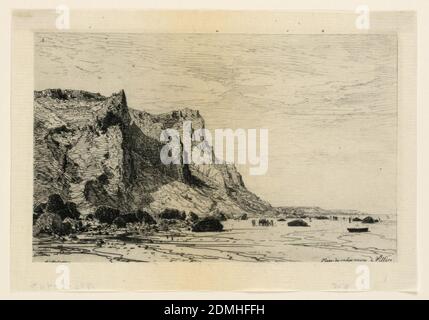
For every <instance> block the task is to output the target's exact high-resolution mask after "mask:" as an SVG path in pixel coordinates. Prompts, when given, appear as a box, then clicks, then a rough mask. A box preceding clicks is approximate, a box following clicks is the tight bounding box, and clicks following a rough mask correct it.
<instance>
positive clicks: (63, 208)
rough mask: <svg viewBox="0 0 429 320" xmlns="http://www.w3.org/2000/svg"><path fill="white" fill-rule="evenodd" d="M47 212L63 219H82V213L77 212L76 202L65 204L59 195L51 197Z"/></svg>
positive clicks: (47, 204)
mask: <svg viewBox="0 0 429 320" xmlns="http://www.w3.org/2000/svg"><path fill="white" fill-rule="evenodd" d="M45 212H51V213H55V214H58V215H59V216H60V217H61V219H65V218H72V219H78V218H79V217H80V212H79V211H78V210H77V207H76V204H75V203H74V202H66V203H64V201H63V199H62V198H61V196H60V195H59V194H51V195H50V196H49V198H48V202H47V203H46V209H45Z"/></svg>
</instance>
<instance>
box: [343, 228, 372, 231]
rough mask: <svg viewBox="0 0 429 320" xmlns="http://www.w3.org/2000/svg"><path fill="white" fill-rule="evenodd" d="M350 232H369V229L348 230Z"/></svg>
mask: <svg viewBox="0 0 429 320" xmlns="http://www.w3.org/2000/svg"><path fill="white" fill-rule="evenodd" d="M347 230H348V231H349V232H368V228H347Z"/></svg>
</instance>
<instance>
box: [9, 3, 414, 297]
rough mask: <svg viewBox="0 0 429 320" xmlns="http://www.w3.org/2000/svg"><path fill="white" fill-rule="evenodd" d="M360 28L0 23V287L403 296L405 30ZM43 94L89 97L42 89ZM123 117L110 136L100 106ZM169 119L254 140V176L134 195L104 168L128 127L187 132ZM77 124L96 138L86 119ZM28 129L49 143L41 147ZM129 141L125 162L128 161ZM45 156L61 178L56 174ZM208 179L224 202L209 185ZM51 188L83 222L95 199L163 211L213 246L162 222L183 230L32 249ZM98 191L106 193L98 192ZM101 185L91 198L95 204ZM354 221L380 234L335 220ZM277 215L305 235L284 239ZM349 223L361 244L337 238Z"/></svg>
mask: <svg viewBox="0 0 429 320" xmlns="http://www.w3.org/2000/svg"><path fill="white" fill-rule="evenodd" d="M65 12H66V15H67V17H66V18H64V14H65ZM64 19H66V22H64V21H65V20H64ZM361 19H362V16H361V15H360V14H359V13H355V12H329V11H314V12H311V11H306V12H287V11H284V12H283V11H276V12H274V11H272V12H271V11H150V10H147V11H139V10H88V11H84V10H71V11H67V10H66V11H61V10H60V11H59V12H55V11H52V10H16V11H14V12H13V19H12V20H13V24H12V92H11V121H12V132H11V136H12V142H11V146H12V152H11V153H12V161H11V165H12V168H11V286H12V289H13V290H14V291H51V290H52V291H55V290H58V289H59V286H60V287H61V286H64V285H66V286H67V288H69V289H70V290H73V291H88V290H89V291H118V290H119V291H140V290H141V291H179V290H182V291H208V290H215V291H270V292H273V291H295V290H334V291H360V290H382V291H415V290H416V284H417V279H416V273H417V268H416V231H415V230H416V202H415V194H416V168H415V166H416V136H415V130H416V119H415V116H416V25H415V24H416V18H415V14H414V13H413V12H371V14H370V25H369V28H366V27H362V20H361ZM67 22H68V23H69V25H67ZM64 26H66V27H64ZM364 26H365V24H364ZM139 68H140V69H139ZM56 88H60V89H63V90H64V89H73V90H85V91H90V92H94V93H98V92H99V93H100V94H101V95H100V96H98V95H93V96H92V95H91V96H90V97H89V98H88V96H82V91H79V92H77V91H74V92H71V91H54V90H47V91H43V90H45V89H56ZM122 89H124V92H123V91H120V90H122ZM35 91H37V93H35ZM58 92H60V95H61V96H56V95H57V94H58ZM67 92H68V93H67ZM70 92H71V93H70ZM64 94H65V96H64ZM67 94H68V95H69V96H67ZM125 97H126V98H125ZM125 100H126V101H125ZM88 101H89V102H88ZM124 105H125V106H126V105H128V107H129V108H130V109H128V107H127V108H126V110H125V111H124V110H123V109H120V110H119V111H120V112H125V116H124V113H121V115H122V116H123V117H125V118H126V120H127V121H128V122H126V125H127V127H126V129H124V127H123V125H122V122H121V124H118V122H115V121H116V120H114V121H113V120H112V119H113V118H112V117H110V118H108V117H107V116H106V117H107V118H103V119H104V120H103V119H102V120H100V119H101V118H100V117H99V115H100V114H101V113H99V112H102V111H103V108H105V107H106V106H107V107H106V108H111V106H113V107H112V108H117V107H119V108H123V107H124ZM82 107H83V108H87V109H79V108H82ZM73 108H75V109H73ZM90 108H91V109H90ZM184 108H191V109H196V110H199V112H201V115H202V116H203V117H204V121H205V127H206V128H208V129H209V130H212V129H213V130H215V129H216V128H232V129H233V130H235V129H237V128H245V129H246V130H247V129H251V128H268V130H269V133H270V135H269V139H270V140H269V141H270V142H269V147H270V148H269V152H268V159H269V160H268V164H269V167H268V171H267V172H266V174H265V175H263V176H262V175H261V176H255V175H252V174H250V173H249V172H250V170H249V169H250V168H249V167H251V165H239V166H237V168H234V169H231V168H229V167H227V166H224V167H221V169H219V171H216V170H217V169H214V171H213V172H212V171H210V170H212V169H207V167H203V168H201V167H198V166H192V165H191V169H190V172H191V175H193V176H194V177H196V176H198V177H199V179H200V180H201V179H202V180H204V177H209V178H207V181H205V183H206V184H210V183H212V182H213V183H214V184H213V185H210V188H209V187H207V186H205V187H201V186H200V185H199V184H197V183H195V181H194V180H192V183H191V182H189V181H186V183H184V182H183V179H184V178H183V176H180V178H177V179H176V180H174V179H173V180H174V181H171V180H168V181H167V182H165V183H164V182H163V181H164V180H162V179H161V178H159V179H160V180H162V183H161V182H159V181H156V180H157V179H156V176H155V179H153V178H154V176H150V177H149V178H148V175H147V174H146V173H141V172H143V171H139V170H138V169H136V170H137V171H135V172H137V173H136V174H135V175H136V177H134V180H132V181H134V182H133V183H134V184H131V182H130V181H131V180H125V178H124V177H125V176H126V174H124V173H123V172H122V171H121V170H125V169H115V168H116V167H115V165H117V164H118V163H122V161H124V160H123V158H122V157H124V158H126V156H125V155H124V154H125V153H124V154H122V153H121V152H123V150H125V149H126V147H127V143H126V142H124V141H126V139H128V138H129V137H131V134H130V136H127V134H126V133H124V132H135V131H136V130H137V131H138V129H135V128H136V127H138V128H140V129H139V130H140V131H138V134H139V135H137V136H139V137H140V135H143V136H145V137H146V136H151V134H152V135H153V137H150V138H151V139H155V138H156V136H159V131H157V130H158V129H159V128H158V127H157V123H158V124H159V123H160V122H162V121H165V122H164V124H165V123H167V122H168V123H171V117H172V118H175V117H177V115H178V114H179V113H177V112H176V111H175V110H176V109H177V110H178V109H180V110H182V111H180V116H179V117H183V118H186V119H187V117H191V118H192V119H193V120H195V119H197V120H199V119H201V118H200V114H199V113H196V111H193V110H191V109H184ZM89 109H90V110H95V111H94V112H93V113H91V112H92V111H91V112H88V114H87V112H86V110H89ZM59 110H60V111H59ZM76 110H78V111H76ZM99 110H101V111H99ZM112 110H113V109H112ZM114 110H116V111H117V110H118V109H114ZM183 110H187V111H183ZM103 112H104V111H103ZM145 112H149V113H151V114H152V115H153V114H161V115H160V116H148V115H147V114H146V113H145ZM106 114H108V113H106ZM106 114H104V115H106ZM162 114H163V115H162ZM165 115H167V116H165ZM93 116H94V117H95V118H94V119H95V120H94V121H95V122H94V123H97V124H98V125H99V128H98V129H97V128H96V129H88V128H89V127H88V125H87V122H85V121H87V119H89V118H91V117H93ZM85 117H87V118H85ZM165 117H167V118H168V119H169V120H168V121H167V120H165V119H166V118H165ZM91 119H92V118H91ZM105 119H109V121H108V122H109V127H108V126H107V125H106V123H107V122H103V121H107V120H105ZM114 119H117V118H114ZM139 119H140V120H139ZM141 119H143V120H141ZM148 119H149V120H148ZM98 120H100V121H101V122H100V121H99V122H97V121H98ZM79 121H81V122H79ZM112 121H113V123H111V122H112ZM120 121H124V120H123V119H122V120H120ZM139 121H140V122H139ZM149 122H150V125H149V124H148V123H149ZM128 125H129V126H128ZM103 126H104V127H103ZM68 127H70V128H71V129H68ZM149 127H150V128H149ZM46 128H47V129H46ZM61 128H62V129H61ZM76 128H79V129H76ZM148 128H149V129H148ZM152 128H157V129H156V130H155V129H153V130H152ZM45 129H46V130H47V131H46V132H47V133H49V135H50V137H51V138H49V139H51V140H49V142H50V144H47V145H48V147H43V148H44V149H43V148H42V147H40V144H39V138H40V137H43V139H45V137H47V135H45V133H46V132H44V131H43V130H45ZM91 130H92V131H91ZM97 130H98V131H97ZM121 130H122V131H121ZM124 130H125V131H124ZM126 130H128V131H126ZM133 130H134V131H133ZM145 130H147V131H145ZM76 131H79V133H78V134H77V135H76V134H75V132H76ZM95 131H97V133H94V132H95ZM40 132H42V133H43V134H42V133H40ZM82 132H83V133H82ZM141 132H142V133H141ZM118 137H119V138H118ZM135 137H136V135H133V136H132V139H136V140H133V141H140V140H137V138H135ZM154 137H155V138H154ZM40 139H41V138H40ZM67 139H69V140H67ZM103 139H104V140H103ZM118 139H122V140H120V141H122V144H121V142H118ZM130 139H131V138H130ZM66 140H67V141H66ZM155 140H156V139H155ZM82 141H83V142H82ZM145 141H146V140H145ZM150 141H152V140H150ZM157 143H158V142H157ZM68 144H70V145H72V146H71V147H67V148H69V149H67V148H65V149H67V150H68V151H66V152H68V153H67V156H66V158H67V160H64V159H65V158H62V157H63V156H64V155H63V154H62V153H61V152H63V151H64V150H65V149H64V148H62V147H61V146H62V145H64V146H65V145H68ZM44 146H45V145H44ZM130 146H133V147H130V148H137V149H133V151H132V152H131V153H130V154H131V155H130V157H131V158H133V157H135V158H133V159H137V158H136V156H135V153H138V151H139V150H140V149H138V147H135V146H134V144H132V143H130ZM52 148H53V149H52ZM103 148H104V149H103ZM52 150H54V151H52ZM100 150H104V151H103V153H102V151H100ZM118 150H119V151H118ZM136 150H137V151H136ZM144 150H145V152H146V151H147V150H148V149H144ZM106 151H107V152H106ZM94 152H98V153H100V158H94V159H92V158H91V155H93V154H94ZM51 153H52V155H51ZM59 153H61V154H62V155H59ZM107 153H108V155H107V156H106V154H107ZM143 153H144V152H143ZM47 154H49V157H48V156H47ZM118 154H119V155H118ZM115 155H116V156H117V158H114V157H115ZM50 157H53V158H50ZM88 157H89V158H88ZM60 158H61V161H62V162H61V165H63V166H64V168H66V169H64V172H62V173H61V174H59V175H58V173H57V172H56V171H55V170H56V169H55V168H56V167H55V165H57V162H58V161H60V160H58V159H60ZM52 159H53V160H52ZM99 159H101V160H99ZM113 159H116V160H118V159H119V162H118V161H116V162H114V160H113ZM139 159H140V158H139ZM134 161H137V160H134ZM71 162H73V163H75V164H78V165H77V166H75V167H74V169H71V167H70V163H71ZM58 163H59V162H58ZM152 165H153V164H150V166H152ZM84 166H86V167H84ZM100 168H109V170H110V171H109V173H110V174H111V175H109V174H107V178H106V177H105V176H103V175H102V174H101V173H102V172H101V171H100V172H98V171H97V170H101V169H100ZM121 168H122V167H121ZM150 168H151V170H152V169H153V168H152V167H150ZM70 170H72V171H70ZM73 170H75V171H73ZM125 171H126V170H125ZM52 172H54V173H52ZM76 172H78V173H79V174H78V173H76ZM94 172H95V173H94ZM118 172H119V173H118ZM132 172H133V173H135V172H134V171H132ZM151 172H152V171H151ZM119 174H120V175H121V176H118V175H119ZM139 174H141V176H139ZM169 174H170V173H168V174H167V176H168V179H170V178H171V177H172V176H173V175H175V174H176V173H174V174H173V173H171V174H170V175H169ZM91 175H92V176H91ZM217 175H220V176H222V179H223V180H222V185H226V186H227V187H230V188H229V189H234V190H229V191H225V188H224V187H222V188H221V187H219V189H218V187H217V186H218V185H217V184H216V183H218V182H219V181H218V180H216V179H218V178H213V176H216V177H218V176H217ZM96 176H98V177H99V178H97V179H98V180H94V177H96ZM101 176H103V177H104V178H100V177H101ZM51 177H55V178H56V180H55V181H54V180H53V179H51ZM225 177H226V178H225ZM239 177H241V179H242V180H243V181H244V182H243V183H242V182H240V178H239ZM151 178H152V180H151ZM43 179H45V180H43ZM49 179H51V180H49ZM73 179H74V180H73ZM85 179H86V180H85ZM103 179H104V180H103ZM105 179H107V182H105ZM115 179H116V180H115ZM130 179H131V178H130ZM139 179H140V180H139ZM145 179H146V180H145ZM163 179H164V178H163ZM165 179H167V178H165ZM60 180H61V183H59V182H58V181H60ZM40 181H42V182H40ZM46 181H51V182H52V183H46ZM70 181H71V182H70ZM91 181H92V182H91ZM103 181H104V182H103ZM114 181H116V182H114ZM124 181H126V182H124ZM146 181H147V184H150V183H152V184H153V185H155V186H156V188H155V187H153V188H152V189H150V190H149V189H148V188H149V187H147V185H145V183H146ZM84 182H85V183H84ZM114 183H116V184H114ZM159 183H161V184H162V185H158V184H159ZM243 184H244V185H245V186H246V187H243ZM58 185H61V186H62V187H64V186H67V188H66V189H67V190H66V191H64V189H61V190H60V191H58V192H57V193H60V194H61V195H62V197H63V198H65V199H64V200H69V201H70V202H71V201H74V202H75V203H76V204H77V207H78V209H79V211H80V212H81V213H82V214H84V215H87V214H91V213H93V212H94V210H96V208H97V206H100V205H101V204H102V202H103V201H104V203H105V204H108V203H110V202H109V201H111V203H112V204H110V206H114V205H117V206H118V207H119V206H121V204H120V203H123V204H122V207H121V208H126V209H127V210H129V211H130V212H131V211H135V210H137V209H140V208H141V209H144V210H145V211H147V212H149V214H150V215H152V216H153V217H155V218H156V219H160V220H158V225H159V224H161V222H160V221H161V220H162V219H161V213H162V211H163V210H164V209H165V208H166V207H171V206H172V204H177V207H178V208H179V209H180V210H182V211H184V212H185V214H187V215H189V213H190V211H195V210H199V211H197V214H198V215H199V216H200V219H203V218H204V217H205V216H210V215H213V212H216V213H219V212H223V213H226V216H227V217H226V218H227V220H226V221H224V222H222V223H223V227H224V231H222V232H221V233H219V234H213V233H207V234H206V233H198V235H196V234H197V233H194V232H192V231H190V230H188V229H189V228H192V227H189V228H188V229H186V228H185V227H183V226H184V225H183V226H182V225H180V223H182V222H179V227H177V229H180V228H181V227H180V226H182V229H180V230H182V231H180V230H179V231H174V232H173V231H172V230H176V229H175V228H176V227H169V229H168V228H167V231H165V230H164V231H159V232H155V233H153V232H152V233H148V234H144V236H142V237H140V238H138V239H139V241H137V242H132V241H131V242H128V241H121V243H119V242H118V240H117V239H114V240H112V241H113V242H112V243H109V241H108V240H106V239H104V241H103V242H97V241H94V242H91V241H89V242H88V243H85V244H83V242H82V241H83V239H84V238H85V236H86V235H84V234H78V235H77V239H76V238H72V237H70V235H67V236H65V237H63V239H60V238H58V237H57V238H56V239H55V240H52V238H49V237H46V238H40V237H37V236H36V237H33V234H34V232H35V226H34V225H33V221H32V219H33V215H32V214H31V213H32V212H33V209H34V206H35V205H37V204H40V203H42V202H43V201H45V200H44V199H43V197H45V198H47V197H48V196H49V194H51V193H55V192H54V191H52V190H57V189H58V187H57V186H58ZM100 185H101V186H100ZM114 187H115V188H118V189H121V196H118V197H117V198H114V197H113V198H112V197H111V194H110V193H109V192H111V189H112V188H114ZM55 188H57V189H55ZM91 188H92V189H91ZM109 188H110V189H109ZM246 188H247V189H246ZM58 190H59V189H58ZM100 190H104V191H105V192H106V193H107V194H108V196H106V197H104V198H100V197H99V198H97V195H99V194H100V192H101V191H100ZM123 190H125V191H124V192H122V191H123ZM147 190H149V191H147ZM207 190H210V191H207ZM213 190H215V191H213ZM249 190H250V191H249ZM48 191H49V192H48ZM104 191H103V192H104ZM146 191H147V192H148V194H149V196H146ZM112 194H113V193H112ZM123 194H125V195H123ZM232 194H233V195H234V196H232ZM255 195H257V196H255ZM146 198H150V200H147V201H146ZM130 199H131V200H130ZM214 199H216V200H214ZM262 199H263V200H262ZM213 203H215V204H213ZM213 206H215V207H216V210H213ZM255 208H256V209H255ZM315 208H318V209H315ZM322 208H323V209H322ZM191 209H192V210H191ZM43 210H45V209H43ZM124 210H125V209H124ZM125 211H126V210H125ZM244 213H245V214H246V216H248V217H247V218H248V219H247V220H245V219H242V220H241V217H242V216H243V214H244ZM321 215H322V216H324V217H325V218H323V219H319V218H318V217H319V216H321ZM367 216H371V217H374V218H376V219H379V220H380V221H379V222H378V223H374V224H367V225H362V224H359V225H358V224H356V223H355V222H356V221H352V218H355V217H358V218H359V219H363V218H364V217H367ZM292 218H293V219H294V220H297V219H302V220H304V221H305V222H306V223H307V224H309V225H310V227H304V229H302V227H301V229H299V228H300V227H297V228H298V229H293V227H290V226H287V223H288V222H290V221H291V220H292ZM261 219H262V220H263V221H261ZM266 220H267V221H266ZM282 220H284V221H282ZM85 221H86V220H85ZM184 223H185V222H183V224H184ZM253 223H254V224H255V225H252V224H253ZM258 223H259V224H258ZM261 224H262V225H261ZM264 224H268V226H264ZM270 224H271V225H270ZM63 225H64V222H63ZM36 226H37V224H36ZM188 226H190V225H188ZM352 226H359V228H363V227H368V228H369V230H370V232H368V233H362V234H352V233H350V232H348V231H347V229H348V228H351V227H352ZM291 228H292V229H291ZM119 229H120V228H119ZM122 229H126V228H122ZM109 230H110V229H109ZM115 230H116V229H115ZM183 230H184V231H183ZM127 231H129V230H127ZM152 231H153V230H152ZM115 232H117V234H120V233H121V232H122V233H124V232H125V231H124V230H122V231H121V230H119V231H118V230H116V231H115ZM106 238H108V237H106ZM85 239H86V238H85ZM97 239H98V238H97ZM109 239H110V238H109ZM90 240H91V239H90ZM92 240H94V239H92ZM61 241H63V242H61ZM79 241H80V242H79ZM145 241H146V242H145ZM122 242H123V243H122ZM76 243H79V245H77V246H75V244H76ZM118 246H119V247H118ZM201 246H203V249H201ZM204 246H205V247H204ZM76 248H78V249H76ZM88 250H89V251H88ZM88 252H89V254H88Z"/></svg>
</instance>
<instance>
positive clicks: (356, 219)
mask: <svg viewBox="0 0 429 320" xmlns="http://www.w3.org/2000/svg"><path fill="white" fill-rule="evenodd" d="M352 221H355V222H359V221H362V219H361V218H358V217H356V218H353V220H352Z"/></svg>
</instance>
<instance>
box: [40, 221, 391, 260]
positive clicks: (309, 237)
mask: <svg viewBox="0 0 429 320" xmlns="http://www.w3.org/2000/svg"><path fill="white" fill-rule="evenodd" d="M309 224H310V226H309V227H289V226H288V225H287V221H275V223H274V226H270V227H263V226H256V227H253V226H252V223H251V220H245V221H237V220H227V221H224V222H223V225H224V231H222V232H203V233H196V232H191V231H188V230H170V231H168V232H158V233H154V234H138V233H127V232H126V230H124V231H123V232H121V230H118V233H117V234H115V235H111V236H109V237H106V236H105V235H103V236H94V235H89V234H86V233H82V234H79V235H78V236H77V238H75V239H68V238H66V239H54V238H52V237H47V238H34V240H33V249H34V255H33V261H35V262H42V261H43V262H73V261H79V262H96V261H101V262H105V261H110V262H117V261H122V262H133V261H134V262H165V261H188V262H201V261H225V260H229V261H246V262H252V261H255V262H257V261H262V262H263V261H266V262H268V261H270V262H275V261H278V262H288V261H302V262H310V261H311V262H339V261H350V262H353V261H366V262H375V261H378V262H391V261H395V259H396V241H395V239H396V221H395V220H394V219H386V220H385V219H383V220H382V221H381V222H379V223H375V224H368V225H365V226H368V227H369V232H367V233H349V232H348V231H347V228H349V227H352V226H362V224H361V223H359V222H352V223H349V221H348V218H345V219H342V218H340V219H339V220H338V221H332V220H315V219H312V221H311V222H309ZM100 239H103V241H100Z"/></svg>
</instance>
